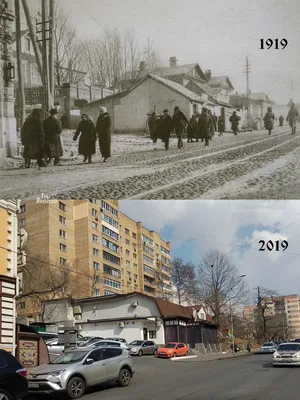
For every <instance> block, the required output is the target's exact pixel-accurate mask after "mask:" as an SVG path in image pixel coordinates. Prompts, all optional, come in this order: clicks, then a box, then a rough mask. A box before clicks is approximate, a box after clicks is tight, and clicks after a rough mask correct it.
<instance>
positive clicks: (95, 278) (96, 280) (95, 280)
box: [94, 275, 100, 283]
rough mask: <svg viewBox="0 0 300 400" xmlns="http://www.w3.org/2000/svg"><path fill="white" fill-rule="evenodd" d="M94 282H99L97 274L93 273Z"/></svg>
mask: <svg viewBox="0 0 300 400" xmlns="http://www.w3.org/2000/svg"><path fill="white" fill-rule="evenodd" d="M94 282H95V283H99V282H100V276H99V275H95V276H94Z"/></svg>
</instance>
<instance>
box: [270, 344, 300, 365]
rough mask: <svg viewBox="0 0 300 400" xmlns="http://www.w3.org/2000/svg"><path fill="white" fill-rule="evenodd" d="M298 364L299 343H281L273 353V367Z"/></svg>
mask: <svg viewBox="0 0 300 400" xmlns="http://www.w3.org/2000/svg"><path fill="white" fill-rule="evenodd" d="M280 365H293V366H299V365H300V343H295V342H293V343H282V344H280V345H279V346H278V348H277V350H276V351H275V352H274V353H273V367H279V366H280Z"/></svg>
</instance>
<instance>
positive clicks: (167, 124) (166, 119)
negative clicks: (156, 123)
mask: <svg viewBox="0 0 300 400" xmlns="http://www.w3.org/2000/svg"><path fill="white" fill-rule="evenodd" d="M172 129H173V121H172V117H171V116H170V115H169V110H167V109H166V108H165V109H164V111H163V116H162V118H161V138H162V140H163V142H164V143H165V149H166V150H169V142H170V135H171V132H172Z"/></svg>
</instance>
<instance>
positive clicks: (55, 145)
mask: <svg viewBox="0 0 300 400" xmlns="http://www.w3.org/2000/svg"><path fill="white" fill-rule="evenodd" d="M49 114H50V115H49V117H48V118H47V119H45V120H44V122H43V128H44V132H45V154H46V156H47V159H48V160H47V163H49V162H50V161H51V159H52V158H54V165H59V158H60V157H61V156H62V155H63V149H62V145H61V139H60V134H61V132H62V128H61V124H60V122H59V121H58V119H57V118H56V114H57V110H56V109H55V108H51V110H50V111H49Z"/></svg>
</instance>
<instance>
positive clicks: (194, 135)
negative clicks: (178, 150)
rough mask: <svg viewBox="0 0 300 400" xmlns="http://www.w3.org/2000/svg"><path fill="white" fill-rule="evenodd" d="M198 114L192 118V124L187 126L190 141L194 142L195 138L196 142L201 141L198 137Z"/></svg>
mask: <svg viewBox="0 0 300 400" xmlns="http://www.w3.org/2000/svg"><path fill="white" fill-rule="evenodd" d="M197 118H198V117H197V115H196V114H193V115H192V117H191V119H190V125H188V127H187V137H188V141H187V142H188V143H193V139H196V142H199V138H198V120H197Z"/></svg>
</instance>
